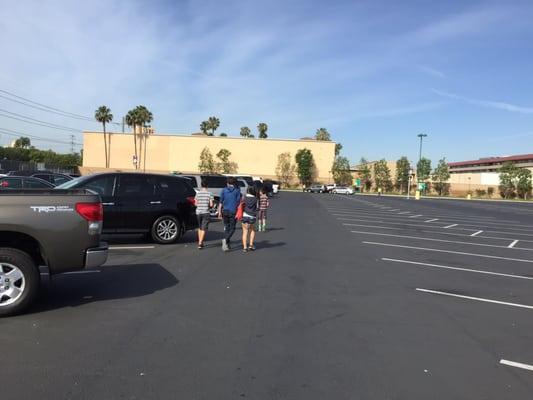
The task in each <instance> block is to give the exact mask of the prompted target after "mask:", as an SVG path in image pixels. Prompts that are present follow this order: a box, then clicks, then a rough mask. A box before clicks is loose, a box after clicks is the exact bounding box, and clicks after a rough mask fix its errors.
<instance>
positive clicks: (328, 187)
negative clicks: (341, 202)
mask: <svg viewBox="0 0 533 400" xmlns="http://www.w3.org/2000/svg"><path fill="white" fill-rule="evenodd" d="M336 187H337V185H336V184H335V183H330V184H328V185H326V193H332V192H333V189H335V188H336Z"/></svg>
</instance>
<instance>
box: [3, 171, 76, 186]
mask: <svg viewBox="0 0 533 400" xmlns="http://www.w3.org/2000/svg"><path fill="white" fill-rule="evenodd" d="M7 176H31V177H34V178H39V179H42V180H43V181H47V182H50V183H51V184H52V185H54V186H59V185H62V184H63V183H65V182H68V181H71V180H72V179H74V178H73V177H71V176H69V175H65V174H59V173H57V172H48V171H9V172H8V174H7Z"/></svg>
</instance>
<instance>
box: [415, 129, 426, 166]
mask: <svg viewBox="0 0 533 400" xmlns="http://www.w3.org/2000/svg"><path fill="white" fill-rule="evenodd" d="M417 136H418V137H419V138H420V150H419V152H418V161H420V160H421V159H422V139H424V138H425V137H427V134H425V133H419V134H418V135H417Z"/></svg>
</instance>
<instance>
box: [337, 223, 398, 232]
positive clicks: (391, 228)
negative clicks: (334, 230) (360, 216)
mask: <svg viewBox="0 0 533 400" xmlns="http://www.w3.org/2000/svg"><path fill="white" fill-rule="evenodd" d="M343 225H345V226H362V227H365V228H376V229H390V230H395V231H403V230H404V229H403V228H393V227H389V226H377V225H363V224H346V223H344V224H343Z"/></svg>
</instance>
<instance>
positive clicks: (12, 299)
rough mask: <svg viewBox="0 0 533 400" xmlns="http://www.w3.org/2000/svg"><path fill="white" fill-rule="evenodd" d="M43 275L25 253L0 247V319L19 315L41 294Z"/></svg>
mask: <svg viewBox="0 0 533 400" xmlns="http://www.w3.org/2000/svg"><path fill="white" fill-rule="evenodd" d="M40 281H41V275H40V273H39V269H38V268H37V266H36V265H35V263H34V262H33V260H32V258H31V257H30V256H29V255H28V254H26V253H24V252H23V251H20V250H17V249H12V248H9V247H0V317H6V316H9V315H14V314H19V313H21V312H22V311H24V310H25V309H26V308H27V307H28V306H29V305H30V304H31V303H32V302H33V300H34V299H35V297H36V296H37V293H38V292H39V286H40Z"/></svg>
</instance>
